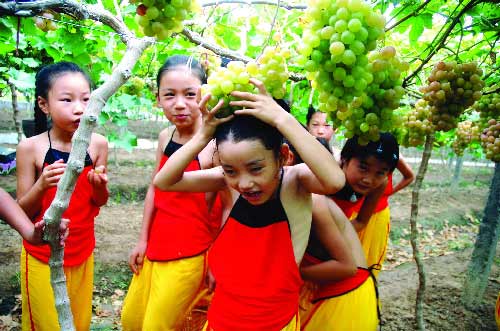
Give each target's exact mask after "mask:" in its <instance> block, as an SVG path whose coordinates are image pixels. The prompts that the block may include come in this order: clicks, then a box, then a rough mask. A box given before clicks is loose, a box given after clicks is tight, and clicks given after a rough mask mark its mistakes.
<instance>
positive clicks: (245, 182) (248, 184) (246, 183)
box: [238, 177, 253, 191]
mask: <svg viewBox="0 0 500 331" xmlns="http://www.w3.org/2000/svg"><path fill="white" fill-rule="evenodd" d="M238 186H239V187H240V190H241V191H248V190H249V189H251V188H252V186H253V181H252V179H251V178H248V177H242V178H240V180H239V182H238Z"/></svg>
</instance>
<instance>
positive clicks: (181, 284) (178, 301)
mask: <svg viewBox="0 0 500 331" xmlns="http://www.w3.org/2000/svg"><path fill="white" fill-rule="evenodd" d="M205 260H206V259H205V254H201V255H198V256H195V257H190V258H184V259H179V260H174V261H165V262H152V261H150V260H148V259H147V258H145V259H144V264H143V266H142V268H141V270H140V273H139V275H134V277H133V278H132V282H131V283H130V287H129V289H128V293H127V296H126V298H125V301H124V303H123V309H122V316H121V320H122V327H123V331H140V330H144V331H146V330H151V331H171V330H176V328H177V327H178V326H179V325H180V324H181V323H182V322H183V321H184V317H185V315H186V313H187V312H188V311H189V309H190V308H191V304H192V303H193V301H194V300H195V299H196V296H197V293H198V292H199V290H200V289H201V288H202V285H203V282H204V277H205V269H206V265H205Z"/></svg>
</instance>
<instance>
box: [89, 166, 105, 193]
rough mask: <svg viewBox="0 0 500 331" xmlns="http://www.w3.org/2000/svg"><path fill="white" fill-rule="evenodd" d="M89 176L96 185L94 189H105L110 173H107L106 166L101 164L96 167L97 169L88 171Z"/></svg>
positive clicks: (92, 183) (93, 184) (90, 180)
mask: <svg viewBox="0 0 500 331" xmlns="http://www.w3.org/2000/svg"><path fill="white" fill-rule="evenodd" d="M87 178H88V180H89V182H90V185H92V186H93V187H94V189H105V188H106V185H107V184H108V175H107V174H106V167H105V166H103V165H100V166H98V167H95V169H91V170H90V171H89V172H88V173H87Z"/></svg>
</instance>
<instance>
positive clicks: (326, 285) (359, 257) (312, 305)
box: [301, 195, 378, 331]
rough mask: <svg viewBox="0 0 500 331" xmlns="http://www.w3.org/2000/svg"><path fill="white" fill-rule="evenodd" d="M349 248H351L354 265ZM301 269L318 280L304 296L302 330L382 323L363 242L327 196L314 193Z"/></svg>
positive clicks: (368, 328) (368, 330)
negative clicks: (309, 233)
mask: <svg viewBox="0 0 500 331" xmlns="http://www.w3.org/2000/svg"><path fill="white" fill-rule="evenodd" d="M344 243H345V244H344ZM347 253H352V259H353V261H354V263H355V267H356V266H357V268H355V269H354V271H353V270H352V269H351V268H350V264H349V262H350V261H349V259H348V258H349V256H347ZM346 256H347V257H346ZM301 274H302V277H303V278H304V280H308V281H312V282H314V283H313V284H314V286H312V287H310V291H309V292H308V291H307V290H306V291H304V292H303V295H302V297H301V308H303V309H304V312H303V314H302V315H301V320H302V330H304V331H322V330H342V331H344V330H345V331H347V330H363V331H375V330H376V329H377V325H378V310H377V290H376V287H375V286H376V284H375V281H374V278H372V277H371V276H372V274H371V271H370V270H369V269H367V264H366V259H365V257H364V252H363V248H362V247H361V243H360V241H359V239H358V237H357V234H356V231H355V230H354V228H353V227H352V225H351V224H350V223H349V221H348V219H347V217H346V216H345V215H344V214H343V212H342V210H341V209H340V208H339V207H338V206H337V205H336V204H335V203H334V202H333V201H332V200H331V199H325V197H324V196H319V195H313V224H312V229H311V237H310V239H309V244H308V246H307V251H306V254H305V256H304V260H303V262H302V265H301ZM308 294H309V295H308Z"/></svg>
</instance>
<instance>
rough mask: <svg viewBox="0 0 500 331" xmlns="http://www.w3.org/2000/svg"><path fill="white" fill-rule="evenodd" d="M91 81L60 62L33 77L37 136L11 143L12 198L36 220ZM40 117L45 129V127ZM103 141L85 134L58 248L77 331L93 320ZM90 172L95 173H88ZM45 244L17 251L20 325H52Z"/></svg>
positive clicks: (103, 193) (52, 189)
mask: <svg viewBox="0 0 500 331" xmlns="http://www.w3.org/2000/svg"><path fill="white" fill-rule="evenodd" d="M90 89H91V82H90V78H89V77H88V76H87V74H85V73H84V72H83V71H82V70H81V69H80V68H79V67H78V66H77V65H76V64H74V63H70V62H59V63H55V64H52V65H48V66H46V67H43V68H42V69H41V70H40V71H39V72H38V73H37V75H36V81H35V100H36V102H35V126H36V135H35V136H33V137H30V138H28V139H26V140H23V141H22V142H21V143H20V144H19V145H18V148H17V154H16V155H17V196H18V202H19V205H20V206H21V208H22V209H23V210H24V212H25V213H26V214H27V215H28V217H30V218H31V219H33V220H34V221H35V222H38V221H40V220H41V219H42V218H43V215H44V213H45V211H46V210H47V208H48V207H49V206H50V204H51V202H52V200H53V199H54V196H55V193H56V189H57V187H56V186H57V183H58V182H59V179H60V178H61V176H62V174H63V172H64V170H65V169H66V162H67V161H68V157H69V151H70V150H71V139H72V137H73V134H74V133H75V131H76V129H77V128H78V125H79V123H80V119H81V117H82V115H83V111H84V110H85V107H86V106H87V103H88V101H89V98H90ZM47 116H50V117H51V118H52V128H51V129H49V130H47ZM107 156H108V144H107V141H106V139H105V138H104V137H102V136H100V135H98V134H92V137H91V141H90V144H89V148H88V150H87V157H86V159H85V167H84V169H83V171H82V173H81V174H80V176H79V177H78V180H77V183H76V186H75V190H74V192H73V195H72V197H71V200H70V203H69V207H68V209H67V210H66V211H65V212H64V214H63V217H65V218H68V219H69V220H70V224H69V236H68V239H67V240H66V245H65V252H64V270H65V274H66V280H67V287H68V295H69V298H70V302H71V310H72V312H73V321H74V325H75V327H76V330H88V329H89V328H90V319H91V317H92V290H93V268H94V262H93V250H94V246H95V238H94V218H95V217H96V216H97V214H98V213H99V207H100V206H102V205H104V204H105V203H106V201H107V199H108V190H107V177H106V174H105V173H104V171H105V166H106V162H107ZM94 169H95V170H94ZM49 257H50V248H49V246H48V245H43V246H34V245H31V244H30V243H28V242H27V241H26V240H25V241H24V242H23V249H22V252H21V296H22V329H23V330H35V329H36V330H50V331H52V330H58V329H59V323H58V319H57V313H56V310H55V304H54V297H53V293H52V287H51V285H50V276H49V266H48V260H49Z"/></svg>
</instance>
